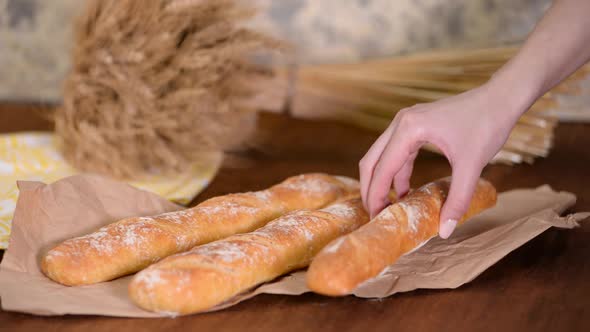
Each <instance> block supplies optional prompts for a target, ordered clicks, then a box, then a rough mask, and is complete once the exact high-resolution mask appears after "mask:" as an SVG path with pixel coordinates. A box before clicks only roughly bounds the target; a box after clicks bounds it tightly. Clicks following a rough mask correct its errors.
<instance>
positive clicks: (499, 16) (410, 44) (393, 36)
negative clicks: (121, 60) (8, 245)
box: [0, 0, 551, 101]
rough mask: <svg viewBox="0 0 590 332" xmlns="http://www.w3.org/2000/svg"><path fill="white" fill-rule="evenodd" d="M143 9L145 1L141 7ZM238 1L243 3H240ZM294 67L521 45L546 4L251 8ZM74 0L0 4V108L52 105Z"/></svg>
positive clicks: (416, 1)
mask: <svg viewBox="0 0 590 332" xmlns="http://www.w3.org/2000/svg"><path fill="white" fill-rule="evenodd" d="M147 1H149V0H147ZM244 1H246V0H244ZM250 2H252V3H255V4H257V5H258V6H260V8H261V13H260V15H259V17H258V18H257V19H256V20H255V21H254V22H252V24H254V25H255V26H257V27H258V28H260V29H263V30H265V31H267V32H270V33H272V34H275V35H277V36H280V37H283V38H285V39H287V40H290V41H291V42H293V43H294V44H295V45H296V46H297V50H298V57H299V59H300V61H302V62H333V61H354V60H357V59H360V58H364V57H375V56H383V55H393V54H403V53H407V52H414V51H419V50H424V49H429V48H439V47H458V46H493V45H498V44H502V43H506V42H513V41H519V40H522V39H523V38H524V37H525V36H526V34H527V33H528V32H529V31H530V30H531V29H532V28H533V26H534V24H535V22H536V21H537V20H538V19H539V18H540V17H541V16H542V14H543V12H544V11H545V10H546V9H547V8H548V6H549V5H550V2H551V1H549V0H254V1H250ZM83 5H84V1H82V0H0V100H18V101H20V100H33V101H59V99H60V85H61V80H62V78H63V77H64V75H65V73H66V72H67V69H68V60H69V58H68V57H69V49H70V45H71V22H72V18H73V17H75V15H76V13H77V12H78V11H79V10H80V9H81V8H82V6H83Z"/></svg>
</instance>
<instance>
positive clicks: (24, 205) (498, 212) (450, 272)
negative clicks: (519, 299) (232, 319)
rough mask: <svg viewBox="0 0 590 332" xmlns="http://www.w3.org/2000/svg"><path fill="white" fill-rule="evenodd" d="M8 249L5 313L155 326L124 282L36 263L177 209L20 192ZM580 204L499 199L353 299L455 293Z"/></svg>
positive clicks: (265, 289) (1, 277)
mask: <svg viewBox="0 0 590 332" xmlns="http://www.w3.org/2000/svg"><path fill="white" fill-rule="evenodd" d="M19 189H20V196H19V200H18V203H17V207H16V212H15V217H14V221H13V232H12V235H11V238H10V245H9V249H8V250H7V251H6V253H5V255H4V260H3V261H2V264H1V265H0V297H1V301H2V308H3V310H7V311H19V312H26V313H32V314H38V315H64V314H80V315H81V314H92V315H104V316H123V317H158V316H160V314H155V313H150V312H147V311H143V310H141V309H139V308H137V307H136V306H135V305H134V304H133V303H132V302H131V301H130V300H129V298H128V296H127V285H128V283H129V281H130V277H124V278H120V279H117V280H114V281H110V282H104V283H100V284H95V285H90V286H82V287H66V286H62V285H59V284H57V283H54V282H52V281H51V280H49V279H48V278H46V277H45V276H44V275H43V274H42V273H41V271H40V269H39V262H40V257H41V255H43V253H45V252H46V251H47V250H48V249H49V248H50V247H52V246H54V245H55V244H57V243H59V242H61V241H63V240H65V239H67V238H71V237H74V236H79V235H82V234H86V233H89V232H92V231H94V230H95V229H97V228H99V227H100V226H102V225H105V224H108V223H111V222H114V221H116V220H118V219H121V218H124V217H127V216H144V215H152V214H156V213H161V212H167V211H173V210H177V209H179V206H176V205H174V204H172V203H170V202H168V201H167V200H166V199H164V198H161V197H159V196H157V195H155V194H152V193H149V192H146V191H142V190H139V189H136V188H134V187H131V186H129V185H126V184H123V183H119V182H115V181H112V180H108V179H104V178H101V177H97V176H89V175H77V176H72V177H68V178H66V179H63V180H60V181H57V182H55V183H53V184H49V185H45V184H43V183H39V182H20V183H19ZM575 201H576V197H575V196H574V195H573V194H571V193H567V192H555V191H553V190H552V189H551V188H549V187H548V186H543V187H539V188H536V189H519V190H513V191H509V192H505V193H501V194H500V195H499V197H498V203H497V205H496V206H495V207H494V208H492V209H489V210H487V211H485V212H484V213H482V214H480V215H478V216H476V217H474V218H472V220H470V221H469V222H467V223H466V224H465V225H463V226H462V227H460V228H458V229H457V230H456V232H455V233H454V234H453V236H452V237H451V238H450V239H449V240H442V239H440V238H433V239H431V240H430V241H429V242H428V243H426V244H425V245H424V246H423V247H421V248H420V249H418V250H416V251H414V252H412V253H410V254H407V255H405V256H403V257H402V258H400V260H399V261H398V262H397V263H395V264H394V265H392V266H390V267H389V268H388V269H386V270H385V271H384V272H383V273H381V274H380V275H379V276H378V277H377V278H375V279H373V280H370V281H368V282H366V283H364V284H363V285H362V286H361V287H359V288H358V289H357V290H356V291H355V292H354V295H356V296H359V297H365V298H380V297H385V296H390V295H392V294H395V293H398V292H406V291H411V290H414V289H418V288H456V287H459V286H461V285H463V284H465V283H467V282H469V281H471V280H473V279H474V278H476V277H477V276H478V275H479V274H481V273H482V272H483V271H485V270H486V269H487V268H488V267H490V266H491V265H493V264H494V263H496V262H497V261H499V260H500V259H501V258H502V257H504V256H506V255H507V254H508V253H510V252H511V251H513V250H514V249H516V248H518V247H519V246H521V245H523V244H524V243H526V242H527V241H529V240H531V239H532V238H534V237H535V236H537V235H539V234H540V233H542V232H543V231H545V230H546V229H548V228H550V227H560V228H573V227H575V226H576V225H577V222H578V221H579V220H581V219H584V218H586V217H588V216H590V213H577V214H573V215H569V216H566V217H560V216H559V214H561V213H563V212H564V211H565V210H566V209H567V208H569V207H571V206H573V205H574V204H575ZM308 291H309V290H308V289H307V288H306V286H305V271H297V272H295V273H292V274H289V275H287V276H285V277H282V278H279V279H278V280H276V281H274V282H271V283H267V284H264V285H261V286H259V287H257V288H255V289H253V290H251V291H248V292H246V293H244V294H242V295H240V296H237V297H235V298H233V299H231V300H230V301H228V302H226V303H224V304H223V305H220V306H218V307H216V308H214V309H213V310H219V309H223V308H226V307H228V306H231V305H234V304H236V303H238V302H241V301H243V300H246V299H248V298H250V297H253V296H255V295H257V294H261V293H268V294H288V295H298V294H302V293H305V292H308Z"/></svg>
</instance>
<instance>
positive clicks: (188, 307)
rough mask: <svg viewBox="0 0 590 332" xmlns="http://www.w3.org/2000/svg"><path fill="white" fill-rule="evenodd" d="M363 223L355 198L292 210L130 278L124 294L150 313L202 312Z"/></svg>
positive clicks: (300, 262) (301, 263)
mask: <svg viewBox="0 0 590 332" xmlns="http://www.w3.org/2000/svg"><path fill="white" fill-rule="evenodd" d="M368 221H369V217H368V214H367V213H366V212H365V210H364V209H363V206H362V201H361V200H360V198H354V199H348V200H345V201H341V202H340V203H335V204H332V205H330V206H328V207H327V208H324V209H322V210H315V211H310V210H300V211H296V212H292V213H290V214H287V215H284V216H282V217H280V218H278V219H275V220H273V221H271V222H270V223H268V224H267V225H266V226H264V227H262V228H260V229H258V230H256V231H254V232H251V233H247V234H238V235H234V236H231V237H228V238H226V239H223V240H219V241H217V242H212V243H209V244H205V245H202V246H199V247H196V248H194V249H193V250H191V251H189V252H185V253H181V254H177V255H174V256H171V257H168V258H166V259H163V260H162V261H160V262H158V263H156V264H154V265H152V266H150V267H148V268H147V269H145V270H143V271H141V272H139V273H138V274H136V275H135V277H134V278H133V280H132V281H131V283H130V285H129V296H130V298H131V299H132V300H133V302H135V303H136V304H137V305H138V306H139V307H141V308H143V309H146V310H150V311H156V312H165V313H168V314H190V313H196V312H202V311H206V310H208V309H211V308H212V307H214V306H216V305H218V304H221V303H223V302H225V301H227V300H228V299H230V298H232V297H234V296H235V295H237V294H239V293H242V292H244V291H246V290H248V289H250V288H252V287H254V286H256V285H258V284H261V283H264V282H267V281H270V280H273V279H275V278H276V277H278V276H280V275H283V274H285V273H287V272H290V271H292V270H296V269H300V268H303V267H305V266H307V265H308V264H309V263H310V261H311V259H312V257H313V256H314V255H315V254H316V253H317V252H318V251H319V250H320V249H321V248H322V247H323V246H324V245H326V244H327V243H329V242H330V241H331V240H333V239H335V238H337V237H338V236H340V235H342V234H345V233H348V232H350V231H352V230H354V229H356V228H358V227H360V226H361V225H362V224H364V223H366V222H368Z"/></svg>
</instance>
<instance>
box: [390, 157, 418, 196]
mask: <svg viewBox="0 0 590 332" xmlns="http://www.w3.org/2000/svg"><path fill="white" fill-rule="evenodd" d="M416 156H418V152H414V153H412V154H410V156H409V157H408V160H406V163H405V164H404V166H402V168H401V169H400V170H399V172H397V174H396V175H395V176H394V177H393V187H394V188H395V194H396V196H397V198H401V197H403V196H404V195H405V194H407V193H408V191H409V190H410V178H411V177H412V170H413V169H414V160H415V159H416Z"/></svg>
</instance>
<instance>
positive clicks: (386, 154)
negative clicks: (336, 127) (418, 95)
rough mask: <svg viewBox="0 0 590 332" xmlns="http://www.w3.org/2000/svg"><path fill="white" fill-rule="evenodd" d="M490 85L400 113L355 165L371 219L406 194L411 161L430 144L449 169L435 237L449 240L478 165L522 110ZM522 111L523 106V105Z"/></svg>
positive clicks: (501, 142) (493, 151)
mask: <svg viewBox="0 0 590 332" xmlns="http://www.w3.org/2000/svg"><path fill="white" fill-rule="evenodd" d="M501 90H502V89H495V88H493V87H492V85H491V84H489V83H488V84H486V85H483V86H481V87H479V88H476V89H474V90H470V91H468V92H465V93H463V94H460V95H457V96H454V97H451V98H447V99H443V100H440V101H436V102H433V103H429V104H421V105H416V106H414V107H410V108H407V109H404V110H402V111H400V112H399V113H398V114H397V116H396V117H395V119H394V120H393V121H392V122H391V124H390V125H389V127H388V128H387V130H385V132H384V133H383V134H382V135H381V136H380V137H379V138H378V139H377V141H376V142H375V143H374V144H373V146H372V147H371V148H370V149H369V151H368V152H367V154H366V155H365V156H364V157H363V158H362V160H361V161H360V164H359V166H360V182H361V193H362V197H363V203H364V204H365V207H366V208H367V210H368V211H369V213H370V214H371V217H373V216H375V215H376V214H377V213H379V212H380V211H381V210H382V209H383V208H384V207H386V206H387V205H388V204H389V201H388V199H387V194H388V192H389V190H390V188H391V184H392V183H393V184H394V188H395V190H396V193H397V194H398V196H400V197H401V196H403V195H405V194H406V193H407V192H408V190H409V180H410V176H411V175H412V167H413V164H414V159H415V158H416V155H417V154H418V150H419V149H420V147H421V146H422V145H424V144H425V143H431V144H433V145H435V146H436V147H437V148H438V149H439V150H441V151H442V153H443V154H444V155H445V156H446V157H447V159H448V161H449V163H450V164H451V167H452V182H451V188H450V192H449V196H448V198H447V200H446V202H445V204H444V206H443V208H442V211H441V224H440V227H439V235H440V236H441V237H442V238H448V237H449V236H450V235H451V233H452V232H453V230H454V228H455V226H456V225H457V220H458V219H460V218H461V216H462V215H463V214H464V213H465V212H466V211H467V208H468V207H469V203H470V201H471V196H472V195H473V191H474V190H475V185H476V183H477V180H478V179H479V176H480V174H481V171H482V169H483V167H484V166H485V165H486V164H487V163H488V162H489V161H490V160H491V159H492V158H493V157H494V156H495V154H496V153H497V152H498V151H499V150H500V148H501V147H502V146H503V145H504V143H505V142H506V140H507V139H508V135H509V134H510V131H511V129H512V127H513V126H514V124H515V123H516V121H517V119H518V115H520V113H521V112H522V109H521V108H522V107H517V106H515V105H517V103H513V102H511V101H510V100H508V98H505V96H502V95H501V93H500V91H501ZM523 107H528V106H526V104H525V105H523Z"/></svg>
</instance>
